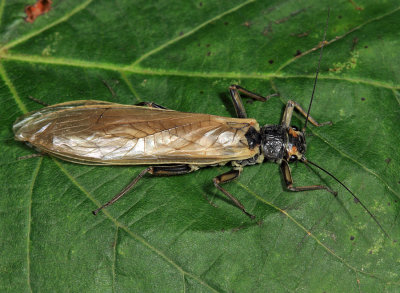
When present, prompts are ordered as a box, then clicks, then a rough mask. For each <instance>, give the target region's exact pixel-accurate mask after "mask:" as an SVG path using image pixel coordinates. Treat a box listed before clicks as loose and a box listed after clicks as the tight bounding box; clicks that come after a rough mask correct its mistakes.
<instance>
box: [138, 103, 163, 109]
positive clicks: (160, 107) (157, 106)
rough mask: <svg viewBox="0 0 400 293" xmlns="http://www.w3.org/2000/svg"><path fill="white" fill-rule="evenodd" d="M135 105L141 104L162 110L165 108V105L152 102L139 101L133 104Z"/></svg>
mask: <svg viewBox="0 0 400 293" xmlns="http://www.w3.org/2000/svg"><path fill="white" fill-rule="evenodd" d="M135 106H143V107H148V108H156V109H164V110H166V109H167V108H166V107H164V106H160V105H158V104H156V103H153V102H140V103H137V104H135Z"/></svg>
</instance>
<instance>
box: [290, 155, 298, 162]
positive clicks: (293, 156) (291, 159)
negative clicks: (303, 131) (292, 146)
mask: <svg viewBox="0 0 400 293" xmlns="http://www.w3.org/2000/svg"><path fill="white" fill-rule="evenodd" d="M296 161H297V156H296V155H291V156H290V158H289V162H296Z"/></svg>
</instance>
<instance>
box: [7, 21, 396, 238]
mask: <svg viewBox="0 0 400 293" xmlns="http://www.w3.org/2000/svg"><path fill="white" fill-rule="evenodd" d="M325 34H326V29H325ZM324 41H325V36H324ZM323 44H324V42H322V46H321V54H320V60H319V64H320V61H321V57H322V48H323ZM319 64H318V69H317V74H316V77H315V81H314V89H313V93H312V96H311V101H310V106H309V107H308V111H307V112H305V111H304V110H303V108H302V107H301V106H300V105H299V104H297V103H296V102H294V101H289V102H288V103H287V105H286V108H285V111H284V114H283V118H282V122H281V124H279V125H265V126H263V127H260V126H259V124H258V123H257V121H256V120H254V119H249V118H247V114H246V111H245V108H244V106H243V103H242V101H241V97H240V94H239V92H241V93H243V94H245V95H247V96H249V97H250V98H253V99H255V100H259V101H266V100H267V99H268V97H267V98H264V97H262V96H260V95H258V94H255V93H253V92H250V91H248V90H246V89H244V88H242V87H240V86H237V85H232V86H231V87H230V94H231V97H232V101H233V105H234V108H235V110H236V114H237V118H228V117H220V116H213V115H209V114H195V113H183V112H178V111H173V110H169V109H166V108H164V107H162V106H159V105H156V104H154V103H147V102H145V103H140V104H138V105H136V106H132V105H121V104H116V103H109V102H103V101H93V100H83V101H75V102H67V103H62V104H57V105H54V106H48V107H45V108H43V109H41V110H38V111H35V112H31V113H28V114H26V115H24V116H23V117H21V118H19V119H18V120H17V121H16V122H15V123H14V126H13V130H14V134H15V139H16V140H19V141H23V142H27V143H28V144H30V145H31V146H33V147H35V148H36V149H38V150H39V151H40V152H42V153H46V154H50V155H52V156H55V157H58V158H61V159H63V160H67V161H71V162H74V163H80V164H89V165H151V166H150V167H147V168H146V169H144V170H143V171H142V172H141V173H140V174H139V175H138V176H137V177H136V178H135V179H134V180H133V181H132V182H131V183H130V184H129V185H128V186H127V187H125V188H124V189H123V190H122V191H121V192H119V193H118V194H117V195H116V196H115V197H114V198H113V199H111V200H110V201H109V202H107V203H106V204H104V205H103V206H101V207H100V208H98V209H97V210H95V211H93V213H94V214H97V213H98V212H99V211H100V210H101V209H102V208H104V207H107V206H109V205H111V204H113V203H114V202H115V201H117V200H118V199H119V198H121V197H122V196H123V195H124V194H125V193H127V192H128V191H129V190H130V189H131V188H132V187H133V186H134V185H135V184H136V183H137V182H138V181H139V180H140V179H141V178H142V177H143V176H144V175H145V174H146V173H150V174H153V175H180V174H186V173H190V172H193V171H196V170H198V169H199V168H200V167H205V166H215V165H226V164H228V163H230V164H231V166H232V169H231V170H230V171H228V172H226V173H224V174H222V175H219V176H217V177H215V178H214V179H213V182H214V185H215V186H216V187H217V188H218V189H219V190H220V191H222V192H223V193H224V194H225V195H226V196H227V197H228V198H230V199H231V200H232V201H233V202H234V203H235V205H236V206H237V207H239V208H240V209H241V210H242V211H243V212H244V213H245V214H246V215H248V216H250V217H251V218H254V216H253V215H252V214H250V213H249V212H247V211H246V209H245V207H244V206H243V204H242V203H240V201H239V200H237V199H236V198H235V197H234V196H233V195H232V194H230V193H229V192H228V191H226V190H225V189H224V188H223V187H222V186H221V183H226V182H229V181H231V180H233V179H236V178H237V177H238V176H239V175H240V173H241V171H242V170H243V167H245V166H248V165H254V164H257V163H262V162H265V161H272V162H275V163H278V164H279V165H280V167H281V170H282V173H283V176H284V179H285V183H286V186H287V188H288V189H289V190H291V191H306V190H321V189H325V190H327V191H329V192H331V193H333V194H335V195H336V192H334V191H332V190H331V189H330V188H328V187H327V186H324V185H311V186H297V187H296V186H294V185H293V179H292V175H291V172H290V168H289V163H291V162H294V161H301V162H303V163H305V164H311V165H313V166H315V167H317V168H319V169H320V170H322V171H324V172H325V173H327V174H328V175H330V176H331V177H332V178H333V179H335V180H336V181H337V182H338V183H340V184H341V185H342V186H343V187H344V188H345V189H346V190H348V191H349V192H350V194H351V195H352V196H353V197H354V198H355V199H356V200H357V201H358V202H359V203H360V204H361V205H362V207H363V208H364V209H365V210H366V211H367V212H368V214H369V215H370V216H371V217H372V218H373V220H374V221H375V222H376V223H377V224H378V226H379V227H380V229H381V230H382V231H383V232H384V233H385V235H386V236H388V234H387V233H386V232H385V230H384V229H383V228H382V226H381V225H380V223H379V222H378V221H377V220H376V218H375V217H374V216H373V214H372V213H371V212H370V211H369V210H368V209H367V208H366V207H365V205H364V204H363V203H362V202H361V201H360V199H359V198H358V197H357V196H355V195H354V193H352V192H351V191H350V190H349V189H348V188H347V187H346V186H345V185H344V184H343V183H342V182H340V181H339V180H338V179H337V178H336V177H335V176H333V175H332V174H331V173H329V172H328V171H326V170H325V169H323V168H321V167H319V166H318V165H316V164H315V163H313V162H311V161H309V160H307V159H306V157H305V152H306V149H307V148H306V141H305V135H304V133H305V129H306V125H307V122H308V121H309V122H310V123H312V124H313V125H314V126H322V125H326V124H330V122H326V123H322V124H319V123H318V122H316V121H315V120H314V119H313V118H312V117H311V116H310V115H309V111H310V108H311V103H312V100H313V97H314V92H315V86H316V81H317V77H318V71H319ZM294 109H297V110H298V111H299V112H300V113H301V114H302V115H303V116H304V117H306V123H305V126H304V128H303V130H301V131H299V130H298V129H297V128H295V127H292V126H291V125H290V122H291V119H292V114H293V111H294ZM388 237H389V236H388ZM389 238H390V237H389Z"/></svg>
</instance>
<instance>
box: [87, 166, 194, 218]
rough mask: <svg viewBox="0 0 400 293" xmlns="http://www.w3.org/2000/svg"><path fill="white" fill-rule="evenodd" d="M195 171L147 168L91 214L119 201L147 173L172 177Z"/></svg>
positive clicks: (189, 167)
mask: <svg viewBox="0 0 400 293" xmlns="http://www.w3.org/2000/svg"><path fill="white" fill-rule="evenodd" d="M195 170H197V167H195V166H190V165H171V166H154V167H147V168H146V169H144V170H143V171H142V172H140V173H139V175H138V176H136V177H135V178H134V179H133V180H132V182H131V183H129V184H128V185H127V186H126V187H125V188H124V189H122V190H121V191H120V192H119V193H118V194H117V195H115V196H114V197H113V198H112V199H111V200H110V201H108V202H107V203H105V204H104V205H102V206H101V207H99V208H98V209H96V210H94V211H93V212H92V213H93V214H94V215H97V213H98V212H99V211H100V210H102V209H103V208H105V207H108V206H110V205H112V204H113V203H114V202H116V201H117V200H119V199H120V198H121V197H123V196H124V195H125V194H126V193H127V192H128V191H129V190H131V189H132V188H133V187H134V186H135V185H136V183H138V181H139V180H140V179H142V178H143V176H144V175H146V174H147V173H149V174H152V175H155V176H174V175H182V174H187V173H190V172H192V171H195Z"/></svg>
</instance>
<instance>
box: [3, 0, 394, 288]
mask: <svg viewBox="0 0 400 293" xmlns="http://www.w3.org/2000/svg"><path fill="white" fill-rule="evenodd" d="M31 2H33V1H31ZM0 4H1V5H0V17H1V26H0V42H1V48H0V57H1V59H0V61H1V63H0V77H1V80H0V96H1V100H0V101H1V106H2V107H1V108H0V119H1V124H0V135H1V149H2V152H1V153H0V168H1V172H0V182H1V185H0V190H1V191H0V194H1V196H2V200H1V201H0V211H1V214H0V218H1V221H0V227H1V235H2V237H1V240H0V244H1V248H2V249H1V252H0V254H1V260H2V261H1V263H0V288H1V291H18V292H29V291H55V292H59V291H74V292H91V291H92V292H105V291H116V292H119V291H122V292H127V291H128V292H177V291H188V292H216V291H217V292H225V291H227V292H231V291H235V292H266V291H268V292H282V291H304V292H318V291H319V292H323V291H326V292H353V291H362V292H383V291H390V292H393V291H399V288H400V287H399V285H400V283H399V271H400V267H399V264H400V262H399V259H400V253H399V247H398V242H396V240H398V239H399V233H400V228H399V216H398V214H399V200H400V198H399V197H400V167H399V162H400V153H399V147H398V146H399V144H400V136H399V135H398V131H397V126H398V124H399V119H400V108H399V101H400V94H399V89H400V71H399V68H400V55H399V50H398V48H399V47H400V41H399V40H400V33H399V32H400V22H399V21H398V19H399V18H400V8H399V6H398V3H397V2H396V1H386V2H385V3H384V4H382V3H379V4H378V3H376V2H374V1H340V2H338V3H337V4H336V5H335V7H332V9H331V16H330V19H329V27H328V31H327V41H328V44H327V45H326V46H325V48H324V56H323V59H322V64H321V70H320V75H319V80H318V84H317V91H316V96H315V100H314V104H313V107H312V110H311V114H312V116H313V117H314V118H315V119H317V120H318V121H319V122H324V121H332V122H333V125H332V126H325V127H322V128H316V127H313V126H312V125H310V126H309V129H308V133H310V134H312V136H309V137H307V142H308V144H307V146H308V151H307V157H308V158H309V159H310V160H312V161H314V162H316V163H318V164H320V165H321V166H323V167H324V168H326V169H327V170H329V171H330V172H332V173H333V174H335V176H336V177H338V178H339V179H340V180H342V181H343V182H344V183H345V184H346V185H347V186H348V187H349V188H350V189H351V190H353V191H354V192H355V193H356V194H357V196H358V197H359V198H360V199H361V201H362V202H363V203H364V204H365V205H366V206H367V207H368V209H370V210H371V212H372V213H373V214H374V215H375V216H376V218H377V219H378V220H379V222H380V223H381V224H382V226H383V227H384V228H385V230H386V231H387V232H388V233H389V235H390V237H391V238H392V239H388V238H386V237H385V236H384V235H383V234H382V232H381V231H380V230H379V227H378V226H377V225H376V224H375V223H374V221H373V220H372V219H371V218H370V217H369V216H368V214H367V213H366V212H365V211H364V210H363V209H362V207H361V206H360V204H357V203H356V202H355V201H354V200H353V199H352V197H351V196H350V194H348V193H347V192H346V191H345V190H344V189H343V188H341V187H340V186H339V185H338V184H337V183H336V182H335V181H334V180H333V179H331V178H329V177H328V176H327V175H326V174H324V173H320V172H318V171H316V170H314V169H312V170H310V169H308V168H306V167H305V166H304V165H301V164H298V165H295V164H294V165H292V174H293V177H294V180H295V184H297V185H310V184H325V185H328V186H330V187H331V188H332V189H334V190H337V191H338V192H339V195H338V197H336V198H334V197H332V196H331V195H330V194H329V193H327V192H324V191H310V192H302V193H293V192H288V191H287V190H286V189H285V187H284V184H283V179H282V176H281V174H280V171H279V167H278V166H277V165H275V164H272V163H266V164H260V165H256V166H251V167H246V168H245V169H244V171H243V173H242V175H241V177H240V178H239V179H238V180H236V181H235V182H232V183H229V184H226V185H225V186H224V187H226V189H227V190H228V191H229V192H231V193H232V194H234V195H235V196H236V197H237V198H238V199H239V200H240V201H241V202H242V203H243V204H244V205H245V206H246V208H247V209H248V210H249V211H250V212H251V213H252V214H255V215H256V217H257V218H256V221H252V220H250V219H248V218H246V216H244V215H243V214H242V213H241V212H240V210H238V209H237V208H236V207H235V206H234V205H232V204H231V203H230V202H229V201H228V200H226V199H225V198H224V197H223V195H222V194H220V193H219V192H218V191H217V190H216V189H215V188H214V186H213V184H212V178H213V177H215V176H217V175H219V174H221V173H223V172H226V171H227V170H229V168H228V167H226V166H225V167H215V168H204V169H202V170H200V171H198V172H195V173H192V174H188V175H184V176H177V177H150V176H145V178H143V179H142V180H141V181H140V182H139V184H138V185H137V186H136V187H135V189H134V190H133V191H131V192H130V193H129V194H128V195H126V196H125V197H124V198H123V199H121V200H120V201H119V202H118V203H116V204H115V205H113V206H112V207H110V208H108V209H106V210H104V212H103V213H101V214H99V215H98V216H97V217H94V216H93V215H92V214H91V212H90V211H91V210H93V209H95V208H96V207H97V206H99V205H100V204H101V203H104V202H106V201H107V200H109V199H110V198H111V197H112V196H113V195H115V194H116V193H117V192H118V191H120V190H121V189H122V188H123V187H124V186H125V185H126V184H128V183H129V182H130V181H131V180H132V178H133V177H135V176H136V175H137V174H138V173H139V172H140V171H141V170H142V169H143V167H140V166H138V167H123V166H119V167H113V166H106V167H94V166H85V165H75V164H72V163H67V162H64V161H60V160H58V159H54V158H50V157H40V158H31V159H25V160H18V157H20V156H25V155H29V154H33V153H34V152H35V151H34V150H33V149H30V148H29V147H27V146H25V145H23V144H22V143H20V142H17V141H14V140H13V133H12V124H13V123H14V121H15V120H16V119H17V117H19V116H20V115H22V114H24V113H26V112H28V111H32V110H35V109H39V108H40V107H42V106H41V105H39V104H37V103H35V102H33V101H32V100H30V99H28V98H27V97H28V96H33V97H35V98H37V99H40V100H42V101H44V102H46V103H48V104H56V103H61V102H65V101H69V100H81V99H98V100H106V101H111V102H117V103H125V104H134V103H138V102H141V101H153V102H155V103H157V104H160V105H163V106H166V107H168V108H170V109H175V110H180V111H185V112H198V113H210V114H215V115H221V116H233V115H234V109H233V107H232V105H231V102H230V98H229V93H228V90H227V89H228V87H229V85H230V84H239V85H241V86H243V87H245V88H247V89H249V90H253V91H255V92H258V93H260V94H262V95H265V96H266V95H269V94H272V93H276V92H279V93H280V97H278V98H276V97H274V98H271V99H270V100H269V101H268V102H266V103H260V102H252V103H251V102H249V103H245V107H246V111H247V114H248V116H249V117H254V118H256V119H257V120H258V121H259V122H260V124H262V125H264V124H278V123H280V121H281V116H282V113H283V109H284V107H285V104H286V103H287V101H288V100H289V99H293V100H295V101H297V102H299V103H300V104H301V105H303V106H304V107H306V106H307V105H308V103H309V99H310V95H311V92H312V86H313V82H314V75H315V70H316V66H317V62H318V56H319V51H318V50H317V49H318V46H319V44H320V42H321V41H322V37H323V31H324V26H325V22H326V17H327V8H326V4H325V3H321V2H320V1H306V2H295V1H285V2H281V1H269V2H268V3H266V2H265V1H252V0H249V1H115V2H114V1H106V0H103V1H101V0H99V1H73V0H70V1H53V7H52V9H51V10H50V11H49V12H48V13H46V14H43V15H41V16H39V17H38V18H37V19H36V20H35V22H34V23H27V22H25V21H24V20H23V17H24V14H23V11H24V7H25V5H28V4H32V3H25V2H23V1H12V2H11V1H8V2H6V1H2V2H1V3H0ZM247 100H248V99H246V101H247ZM292 122H293V124H294V125H297V126H298V127H300V128H301V127H302V125H303V124H304V118H303V117H301V116H300V115H295V117H294V118H293V121H292ZM210 203H211V204H212V205H211V204H210ZM213 205H215V206H216V207H214V206H213Z"/></svg>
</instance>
